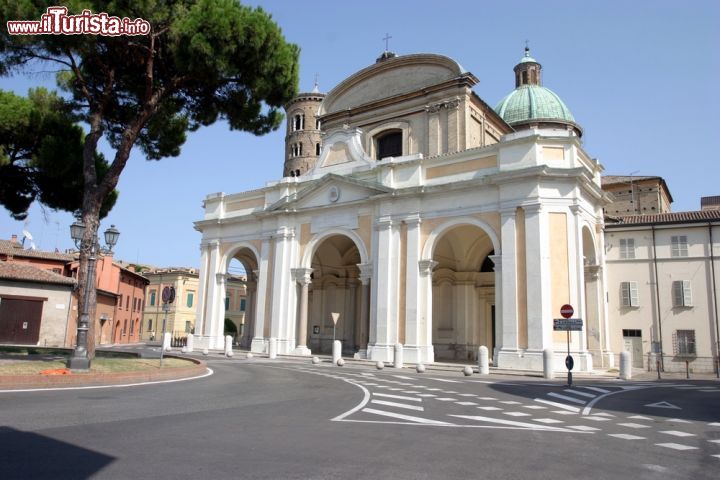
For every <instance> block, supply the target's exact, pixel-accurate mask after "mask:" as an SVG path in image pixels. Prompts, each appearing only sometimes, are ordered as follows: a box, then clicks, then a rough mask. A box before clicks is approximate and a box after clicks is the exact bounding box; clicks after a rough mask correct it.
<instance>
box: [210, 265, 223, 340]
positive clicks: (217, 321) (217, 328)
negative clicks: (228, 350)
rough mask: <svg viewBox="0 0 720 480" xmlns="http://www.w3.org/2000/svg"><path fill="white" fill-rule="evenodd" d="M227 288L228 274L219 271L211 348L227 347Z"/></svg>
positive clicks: (211, 331) (216, 276) (216, 279)
mask: <svg viewBox="0 0 720 480" xmlns="http://www.w3.org/2000/svg"><path fill="white" fill-rule="evenodd" d="M226 288H227V275H226V274H224V273H218V274H216V275H215V295H214V300H213V303H214V304H215V305H216V307H217V308H216V309H215V311H214V312H213V322H212V326H211V328H210V332H209V335H210V345H209V348H217V349H222V348H225V336H224V333H225V332H224V330H225V296H226V293H225V292H226Z"/></svg>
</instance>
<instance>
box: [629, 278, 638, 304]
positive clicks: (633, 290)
mask: <svg viewBox="0 0 720 480" xmlns="http://www.w3.org/2000/svg"><path fill="white" fill-rule="evenodd" d="M630 305H631V306H633V307H637V306H638V305H640V302H639V300H638V288H637V282H630Z"/></svg>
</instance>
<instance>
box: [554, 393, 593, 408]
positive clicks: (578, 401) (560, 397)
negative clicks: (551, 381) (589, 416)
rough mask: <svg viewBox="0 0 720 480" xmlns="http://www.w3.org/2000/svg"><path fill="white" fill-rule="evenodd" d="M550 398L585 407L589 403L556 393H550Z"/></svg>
mask: <svg viewBox="0 0 720 480" xmlns="http://www.w3.org/2000/svg"><path fill="white" fill-rule="evenodd" d="M548 396H549V397H554V398H559V399H560V400H566V401H568V402H571V403H578V404H580V405H585V403H587V402H586V401H585V400H580V399H577V398H574V397H568V396H567V395H561V394H559V393H556V392H550V393H548Z"/></svg>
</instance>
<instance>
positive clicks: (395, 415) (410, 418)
mask: <svg viewBox="0 0 720 480" xmlns="http://www.w3.org/2000/svg"><path fill="white" fill-rule="evenodd" d="M362 411H363V412H365V413H371V414H374V415H383V416H385V417H392V418H398V419H400V420H405V421H408V422H413V423H424V424H427V425H452V423H448V422H440V421H437V420H430V419H429V418H422V417H414V416H412V415H403V414H402V413H395V412H386V411H384V410H376V409H374V408H363V409H362Z"/></svg>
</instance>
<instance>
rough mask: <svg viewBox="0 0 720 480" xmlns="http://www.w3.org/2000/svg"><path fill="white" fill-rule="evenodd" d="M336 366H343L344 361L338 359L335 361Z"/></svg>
mask: <svg viewBox="0 0 720 480" xmlns="http://www.w3.org/2000/svg"><path fill="white" fill-rule="evenodd" d="M336 365H337V366H338V367H342V366H344V365H345V360H343V359H342V358H338V361H337V364H336Z"/></svg>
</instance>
